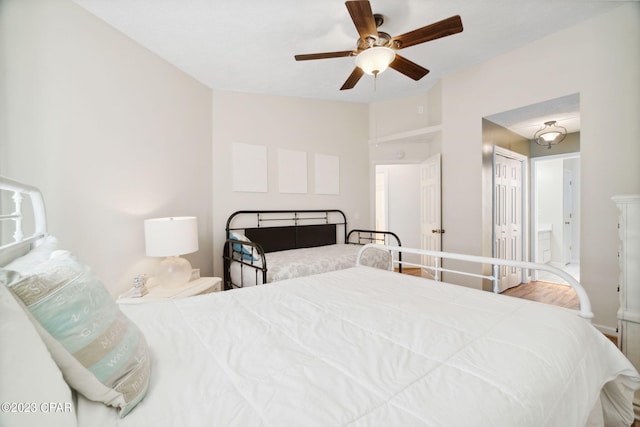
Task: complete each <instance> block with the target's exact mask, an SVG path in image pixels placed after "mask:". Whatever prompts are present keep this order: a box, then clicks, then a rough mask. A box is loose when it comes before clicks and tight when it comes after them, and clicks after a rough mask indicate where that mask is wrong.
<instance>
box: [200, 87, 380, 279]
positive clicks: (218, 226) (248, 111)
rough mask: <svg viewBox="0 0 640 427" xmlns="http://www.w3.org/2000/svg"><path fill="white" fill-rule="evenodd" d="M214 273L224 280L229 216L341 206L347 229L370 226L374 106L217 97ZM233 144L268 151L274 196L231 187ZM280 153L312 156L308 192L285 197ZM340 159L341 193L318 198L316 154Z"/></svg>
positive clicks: (250, 96) (256, 96)
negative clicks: (370, 122) (370, 141)
mask: <svg viewBox="0 0 640 427" xmlns="http://www.w3.org/2000/svg"><path fill="white" fill-rule="evenodd" d="M212 117H213V234H214V258H213V260H214V272H215V274H216V275H217V276H221V275H222V247H223V245H224V240H225V236H224V229H225V225H226V221H227V218H228V217H229V215H230V214H231V213H233V212H234V211H236V210H241V209H250V210H264V209H341V210H343V211H344V213H345V214H346V216H347V222H348V228H349V229H352V228H371V227H372V226H373V222H372V221H370V215H369V209H370V207H369V182H368V176H369V175H368V167H369V159H368V156H367V118H368V107H367V105H364V104H353V103H344V102H329V101H316V100H309V99H299V98H286V97H278V96H270V95H259V94H245V93H235V92H223V91H214V93H213V111H212ZM233 143H244V144H255V145H261V146H265V147H267V156H268V192H266V193H246V192H235V191H232V188H231V184H232V181H231V150H232V144H233ZM279 148H283V149H289V150H298V151H304V152H306V154H307V191H308V193H307V194H281V193H280V192H279V188H278V169H277V168H278V159H277V151H278V149H279ZM316 153H317V154H325V155H331V156H337V157H339V159H340V194H339V195H323V194H315V193H314V188H315V182H314V154H316Z"/></svg>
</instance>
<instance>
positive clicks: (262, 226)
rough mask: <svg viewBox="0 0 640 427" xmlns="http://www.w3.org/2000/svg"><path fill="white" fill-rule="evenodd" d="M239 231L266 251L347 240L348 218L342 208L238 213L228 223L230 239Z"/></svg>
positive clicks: (331, 243) (227, 229)
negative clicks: (231, 234)
mask: <svg viewBox="0 0 640 427" xmlns="http://www.w3.org/2000/svg"><path fill="white" fill-rule="evenodd" d="M339 227H341V228H342V229H340V228H339ZM238 230H242V232H243V234H244V235H245V236H247V238H249V239H250V240H251V241H252V242H256V243H258V244H260V246H262V249H263V250H264V252H275V251H283V250H287V249H299V248H310V247H316V246H324V245H333V244H336V243H345V242H346V241H347V219H346V216H345V215H344V213H343V212H342V211H341V210H338V209H328V210H318V211H316V210H298V211H286V210H267V211H237V212H234V213H233V214H232V215H231V216H230V217H229V219H228V220H227V228H226V231H227V236H228V235H229V232H232V231H238ZM340 232H341V233H340ZM339 233H340V234H339ZM339 236H340V237H339ZM339 240H341V241H339Z"/></svg>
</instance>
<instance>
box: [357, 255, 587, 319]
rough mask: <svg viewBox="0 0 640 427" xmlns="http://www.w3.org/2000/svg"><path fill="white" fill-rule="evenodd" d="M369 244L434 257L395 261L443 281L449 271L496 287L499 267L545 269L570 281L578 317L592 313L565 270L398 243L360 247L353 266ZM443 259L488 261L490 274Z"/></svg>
mask: <svg viewBox="0 0 640 427" xmlns="http://www.w3.org/2000/svg"><path fill="white" fill-rule="evenodd" d="M371 247H375V248H377V249H385V250H388V251H389V252H391V253H398V254H400V253H407V254H416V255H421V256H423V257H424V256H427V257H433V259H434V265H423V264H416V263H411V262H406V261H405V262H403V261H402V260H401V259H400V260H398V261H394V263H398V264H405V265H410V266H412V267H419V268H424V269H427V270H431V271H433V276H434V277H435V279H434V280H436V281H441V280H442V275H441V273H452V274H458V275H462V276H469V277H477V278H481V279H488V280H491V281H492V282H493V284H494V289H496V288H497V284H498V280H499V269H500V267H503V266H504V267H516V268H522V269H528V270H539V271H547V272H549V273H552V274H555V275H556V276H558V277H561V278H562V279H564V280H566V281H567V283H569V285H570V286H571V287H572V288H573V290H574V291H575V292H576V294H577V295H578V299H579V301H580V310H579V311H578V314H579V315H580V316H581V317H584V318H585V319H592V318H593V312H592V311H591V302H590V301H589V296H588V295H587V292H586V291H585V290H584V288H583V287H582V285H580V283H579V282H578V281H577V280H576V279H575V278H574V277H573V276H571V275H570V274H569V273H567V272H566V271H563V270H561V269H559V268H557V267H553V266H551V265H547V264H536V263H533V262H526V261H512V260H506V259H499V258H489V257H482V256H475V255H464V254H456V253H451V252H436V251H428V250H423V249H412V248H404V247H400V246H383V247H381V246H380V245H364V246H363V247H362V248H361V249H360V252H358V258H357V261H356V265H361V263H360V261H361V256H362V254H363V253H364V251H366V250H367V249H368V248H371ZM444 259H452V260H459V261H467V262H471V263H479V264H489V265H491V266H492V268H491V271H492V274H491V275H485V274H476V273H469V272H465V271H460V270H450V269H447V268H444V267H443V266H442V264H443V260H444ZM392 268H393V267H392Z"/></svg>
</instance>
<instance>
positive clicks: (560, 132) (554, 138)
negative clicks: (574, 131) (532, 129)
mask: <svg viewBox="0 0 640 427" xmlns="http://www.w3.org/2000/svg"><path fill="white" fill-rule="evenodd" d="M566 136H567V129H566V128H564V127H562V126H558V125H557V124H556V121H555V120H550V121H548V122H544V127H543V128H542V129H540V130H539V131H538V132H536V133H535V135H533V140H534V141H535V142H536V144H538V145H542V146H543V147H547V148H548V149H551V146H552V145H556V144H560V143H561V142H562V141H563V140H564V138H565V137H566Z"/></svg>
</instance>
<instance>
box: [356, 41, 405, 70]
mask: <svg viewBox="0 0 640 427" xmlns="http://www.w3.org/2000/svg"><path fill="white" fill-rule="evenodd" d="M395 57H396V53H395V52H394V51H393V49H389V48H388V47H384V46H376V47H371V48H369V49H366V50H363V51H362V52H360V53H359V54H358V56H356V66H358V67H359V68H360V69H362V71H364V72H365V73H367V74H369V75H372V76H377V75H378V74H380V73H382V72H383V71H384V70H386V69H387V68H389V64H391V62H393V60H394V59H395Z"/></svg>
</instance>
